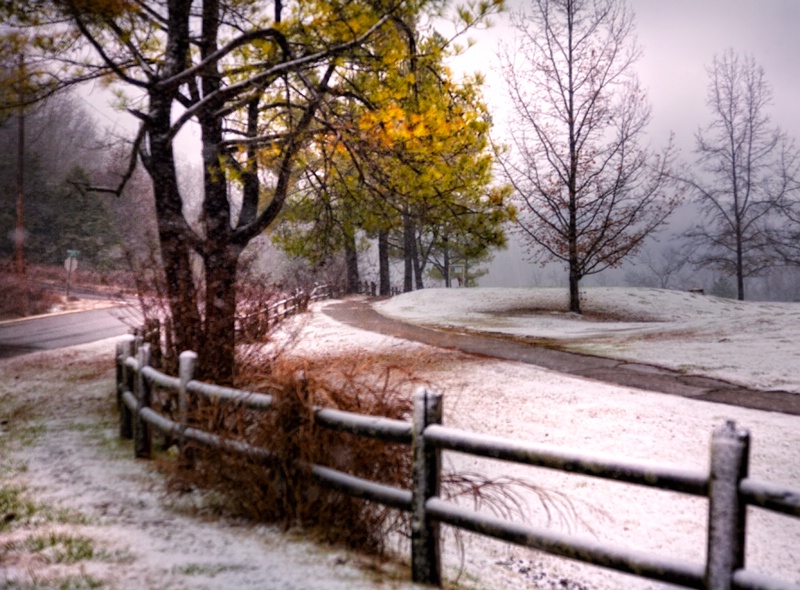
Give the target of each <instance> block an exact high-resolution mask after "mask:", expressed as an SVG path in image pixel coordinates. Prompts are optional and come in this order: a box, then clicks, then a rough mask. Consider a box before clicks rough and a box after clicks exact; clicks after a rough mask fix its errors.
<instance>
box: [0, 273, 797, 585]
mask: <svg viewBox="0 0 800 590" xmlns="http://www.w3.org/2000/svg"><path fill="white" fill-rule="evenodd" d="M562 296H563V292H559V291H556V290H519V291H516V290H489V289H486V290H456V289H453V290H449V291H443V290H431V291H427V290H425V291H420V292H416V293H413V294H408V295H404V296H400V297H397V298H395V299H394V300H390V301H388V302H386V303H382V304H380V305H379V306H378V309H379V311H380V312H381V313H385V314H387V315H392V316H394V317H404V318H405V319H407V320H411V321H414V322H417V323H426V324H429V325H430V324H433V325H448V326H455V327H458V328H459V329H467V328H469V329H478V328H480V329H487V330H490V331H514V332H513V333H515V334H517V335H535V336H538V337H545V338H555V337H558V338H565V337H567V338H570V339H571V342H572V344H573V345H574V346H576V347H582V349H590V350H593V351H595V352H597V351H600V350H602V351H603V353H604V354H612V353H613V354H614V355H615V356H616V355H619V356H620V357H622V358H635V359H638V360H645V361H647V360H648V359H649V360H650V361H652V362H654V363H656V364H661V365H663V366H674V367H681V365H692V366H693V367H695V369H692V372H695V370H696V371H697V372H703V371H705V367H708V368H709V371H710V373H711V374H714V375H716V376H719V377H722V378H726V379H730V380H734V381H738V382H742V383H745V384H749V385H756V384H758V385H760V386H762V387H764V388H770V389H774V388H782V389H787V390H791V391H794V392H800V376H798V375H796V374H795V375H793V374H792V371H793V369H794V367H796V366H798V365H797V354H798V353H797V347H796V346H795V347H794V349H793V347H792V346H791V345H790V344H789V343H788V342H782V341H783V340H787V341H789V340H790V339H791V338H794V337H795V335H796V334H798V329H800V305H797V304H755V303H744V304H742V303H737V302H728V301H723V300H717V299H713V298H703V297H701V296H692V295H689V294H684V293H666V292H661V291H655V290H653V291H651V290H638V289H637V290H634V289H629V290H617V289H590V290H587V296H586V300H585V301H586V302H585V303H584V305H585V306H586V310H587V311H598V312H603V313H604V314H605V315H606V318H608V316H609V315H613V316H620V317H622V316H624V319H625V321H602V322H600V321H591V320H587V319H580V318H575V317H572V316H568V315H567V316H564V315H563V314H546V315H545V316H541V315H540V316H538V319H537V317H536V316H534V315H533V314H532V313H531V309H534V308H535V309H539V310H545V311H546V310H553V309H556V305H557V303H558V302H559V298H560V297H562ZM625 301H630V305H623V303H622V302H625ZM324 305H327V304H326V303H323V304H321V305H317V306H315V310H314V313H312V314H309V315H307V316H304V317H302V318H297V319H296V320H295V322H294V323H295V325H294V329H299V330H301V331H302V333H303V334H304V335H305V336H306V337H305V338H303V339H302V340H301V345H300V349H299V350H297V351H296V353H297V354H305V355H317V354H320V355H321V354H325V355H329V354H336V353H340V352H342V351H344V350H359V351H362V352H363V353H364V354H365V355H368V354H371V353H386V354H393V355H397V357H398V358H399V359H402V358H405V357H407V358H409V359H412V358H414V357H416V356H418V355H424V354H433V353H434V351H432V350H431V349H429V348H428V347H426V346H424V345H421V344H416V343H409V342H405V341H400V340H397V339H394V338H390V337H384V336H381V335H379V334H373V333H369V332H364V331H361V330H357V329H353V328H349V327H345V326H343V325H341V324H339V323H337V322H335V321H334V320H332V319H330V318H329V317H327V316H325V315H324V314H322V313H319V311H320V308H321V307H324ZM418 310H422V311H423V312H424V313H422V312H420V311H418ZM770 322H771V323H770ZM720 345H722V346H720ZM659 346H661V349H660V352H659V348H658V347H659ZM745 348H749V352H747V351H746V350H740V349H745ZM726 351H727V353H728V354H727V359H726V360H724V362H723V357H725V356H726V355H725V354H724V352H726ZM112 354H113V344H112V342H110V341H106V342H102V343H98V344H95V345H91V346H85V347H76V348H74V349H68V350H65V351H54V352H48V353H37V354H34V355H28V356H25V357H21V358H17V359H11V360H3V361H0V373H2V375H3V376H4V377H3V379H2V380H0V418H3V417H4V416H5V414H6V412H7V408H9V407H11V406H12V405H14V404H19V403H20V401H21V400H23V399H26V400H27V399H29V400H33V402H34V404H35V406H36V415H37V416H39V417H38V418H37V419H36V425H38V426H37V429H36V433H35V434H36V435H35V436H34V437H32V440H31V442H28V443H26V444H5V445H3V444H2V442H3V441H2V437H3V436H4V433H5V432H6V429H7V428H8V427H9V426H6V427H0V452H3V453H8V457H3V469H2V470H0V486H6V487H7V486H10V485H25V486H27V487H28V489H29V490H30V493H31V494H32V496H33V497H34V498H35V499H36V500H37V501H40V502H43V503H45V504H52V505H54V506H59V507H67V508H70V509H71V510H73V511H76V512H78V513H80V514H82V515H84V516H85V517H86V521H87V522H86V523H83V524H76V523H71V522H54V523H43V524H40V525H38V526H39V527H40V528H42V529H43V530H70V531H73V532H75V533H80V534H82V535H85V536H87V537H90V538H92V539H96V541H97V543H98V544H99V545H100V546H101V547H103V548H104V551H105V554H104V555H105V557H104V558H103V559H92V560H89V561H85V562H80V563H77V564H74V565H65V564H50V563H48V562H47V559H46V556H45V557H42V556H37V555H30V554H25V555H20V554H17V553H15V552H13V551H11V552H9V551H8V549H7V548H8V542H14V541H15V540H19V539H21V538H22V537H24V536H25V535H26V534H29V533H30V529H31V528H32V527H33V525H30V526H29V527H27V528H26V527H23V528H19V529H15V530H13V531H12V532H10V533H8V532H4V531H3V530H2V529H0V588H3V587H4V585H3V584H4V583H5V584H6V586H5V587H10V588H16V587H18V586H17V585H14V583H13V582H9V581H10V580H13V579H17V580H28V581H30V580H31V579H40V580H44V579H48V578H50V577H55V578H59V577H60V578H63V577H64V576H74V577H76V578H75V579H79V578H80V576H88V577H91V578H92V579H96V580H100V581H101V582H102V584H103V585H102V586H101V587H110V588H125V589H127V588H131V589H133V588H276V589H277V588H321V589H328V588H373V587H375V588H412V587H414V586H413V585H411V584H409V583H407V582H404V581H403V580H402V578H401V579H398V577H397V574H396V573H392V571H391V570H386V569H385V568H388V567H389V566H387V565H384V566H383V568H384V569H380V568H379V567H378V566H377V565H376V564H375V563H374V562H368V561H366V560H364V559H363V558H360V557H358V556H354V555H351V554H348V553H346V552H342V551H339V550H331V549H328V548H321V547H318V546H315V545H313V544H312V543H309V542H307V541H304V540H303V539H302V538H299V537H298V535H296V534H295V535H289V536H286V535H282V534H281V533H280V532H279V531H277V530H275V529H272V528H270V527H252V526H249V525H246V524H243V523H236V522H226V521H216V520H213V521H212V520H203V519H199V518H197V517H193V516H189V515H187V514H186V512H187V511H186V510H185V507H182V506H181V505H176V504H175V503H174V502H173V501H167V499H166V498H165V497H164V496H163V494H162V492H161V488H160V480H159V478H158V476H156V475H154V474H153V473H152V472H151V470H150V468H149V466H148V464H147V463H143V462H136V461H133V460H132V459H130V456H131V454H132V452H131V450H130V448H129V447H127V446H124V445H123V446H120V445H119V444H118V443H117V442H116V439H115V428H116V427H115V425H114V423H113V412H112V411H109V405H112V406H113V404H112V401H111V400H112V397H111V390H112V387H113V385H112V381H111V380H112V378H113V376H112V372H111V371H110V370H109V367H110V363H111V357H112ZM638 355H642V356H638ZM646 355H649V356H646ZM435 358H436V359H437V362H436V363H435V364H433V365H430V366H429V367H428V368H426V369H425V370H424V374H423V375H422V377H424V378H425V379H426V380H428V381H429V382H430V383H432V384H434V385H435V386H436V387H437V388H439V389H440V390H441V391H442V392H443V393H444V396H445V398H444V400H445V423H446V424H448V425H452V426H457V427H460V428H464V429H467V430H471V431H474V432H480V433H486V434H492V435H498V436H506V437H510V438H514V439H517V440H526V441H531V442H535V443H542V444H552V445H556V446H559V447H569V448H571V449H575V450H578V451H581V452H585V453H591V454H598V453H599V454H609V455H614V456H619V457H625V458H628V459H636V460H644V461H653V462H658V463H670V464H679V465H682V466H684V467H693V468H701V469H705V468H707V465H708V441H709V437H710V433H711V430H712V429H713V428H714V427H716V426H719V425H720V424H722V423H723V422H724V421H725V420H728V419H732V420H736V422H737V424H738V425H740V426H742V427H745V428H748V429H749V430H750V432H751V435H752V450H751V460H750V471H751V475H752V476H754V477H757V478H763V479H765V480H767V481H770V482H772V483H775V484H782V485H788V486H791V487H793V488H795V489H800V418H798V417H792V416H787V415H782V414H775V413H770V412H761V411H757V410H748V409H742V408H736V407H731V406H724V405H720V404H713V403H707V402H698V401H696V400H690V399H685V398H680V397H674V396H668V395H660V394H655V393H649V392H643V391H639V390H634V389H628V388H623V387H617V386H610V385H605V384H601V383H597V382H591V381H586V380H582V379H578V378H573V377H569V376H564V375H559V374H556V373H553V372H550V371H546V370H542V369H538V368H536V367H532V366H528V365H522V364H518V363H512V362H499V361H492V360H488V359H484V358H477V357H471V356H468V355H464V354H460V353H456V352H437V353H436V354H435ZM723 364H724V365H727V367H724V366H722V365H723ZM792 365H794V367H793V366H792ZM46 367H50V368H46ZM686 370H689V369H688V368H687V369H686ZM795 370H796V369H795ZM713 371H716V372H713ZM65 375H69V376H70V377H69V379H68V380H67V384H66V385H59V381H63V380H64V379H65V377H64V376H65ZM411 393H412V392H410V391H409V395H410V394H411ZM67 408H70V409H67ZM6 442H7V441H6ZM445 460H446V461H447V462H448V463H449V464H450V465H452V466H453V468H455V469H456V470H461V471H463V470H468V471H475V472H481V473H485V474H489V475H515V476H520V477H525V478H526V479H528V480H530V481H533V482H535V483H536V484H537V485H539V486H541V487H543V488H544V489H547V490H552V491H558V492H561V493H563V494H565V495H566V497H568V498H569V499H570V501H571V502H572V505H573V506H574V508H575V510H576V512H577V514H578V516H579V519H578V520H577V521H576V520H575V519H574V518H569V517H567V518H559V517H557V516H556V517H555V518H553V519H552V520H551V521H550V524H549V526H551V527H554V528H557V529H558V530H564V531H566V530H570V531H572V532H573V533H575V534H577V535H581V536H586V537H589V538H591V539H597V540H602V541H608V542H611V543H615V544H620V545H626V546H630V547H635V548H637V549H641V550H647V551H653V552H656V553H658V554H662V555H667V556H673V557H680V558H686V559H692V560H702V559H703V556H704V553H705V547H704V545H705V534H706V533H705V518H706V503H705V502H704V501H703V500H700V499H693V498H688V497H683V496H679V495H675V494H668V493H665V492H658V491H654V490H643V489H638V488H635V487H633V486H628V485H623V484H616V483H610V482H603V481H599V480H593V479H591V478H585V477H577V476H571V475H565V474H560V473H557V472H550V471H548V470H541V469H538V470H537V469H530V468H522V467H514V466H510V465H507V464H501V463H492V462H487V461H484V460H479V459H472V458H469V457H466V456H460V455H457V454H450V453H448V454H446V457H445ZM23 465H24V466H25V469H23V468H22V466H23ZM529 507H530V515H529V519H530V521H531V522H533V523H536V524H547V522H548V521H547V518H546V516H545V515H544V513H543V511H542V509H541V508H540V506H539V504H538V502H537V501H536V498H535V497H530V498H529ZM0 516H2V515H0ZM748 530H749V533H748V547H747V564H748V568H751V569H754V570H755V571H760V572H763V573H769V574H771V575H774V576H779V577H783V578H785V579H787V580H789V581H792V582H794V583H796V584H800V563H798V560H797V559H796V557H797V547H800V521H798V520H797V519H791V518H788V517H776V516H772V515H771V514H768V513H765V512H763V511H758V510H752V511H751V513H750V514H749V521H748ZM464 544H465V553H464V558H463V559H464V561H463V568H462V563H461V561H460V555H459V553H458V552H457V551H456V548H455V544H454V543H453V542H452V540H451V539H449V538H448V540H447V542H446V543H445V548H444V550H445V573H446V575H447V576H448V577H449V578H450V579H451V580H452V579H454V578H455V577H456V576H459V574H460V577H459V578H458V582H457V584H458V586H457V587H460V588H482V589H487V590H490V589H491V590H494V589H498V590H503V589H519V588H543V589H548V590H549V589H550V588H563V587H567V588H570V587H571V588H596V589H601V590H606V589H608V590H611V589H616V588H634V589H637V588H641V589H644V588H664V587H666V586H664V585H663V584H656V583H652V582H648V581H645V580H639V579H636V578H633V577H630V576H625V575H622V574H615V573H613V572H607V571H605V570H600V569H598V568H594V567H590V566H585V565H582V564H576V563H572V562H569V561H567V560H562V559H557V558H553V557H549V556H545V555H541V554H538V553H535V552H532V551H529V550H525V549H521V548H518V547H514V546H511V545H505V544H501V543H496V542H494V541H490V540H486V539H482V538H479V537H475V536H471V535H468V536H466V537H465V539H464ZM401 549H403V550H405V549H406V548H405V547H402V548H401ZM400 575H401V576H402V575H403V574H402V573H401V574H400ZM4 576H5V577H4ZM562 582H563V583H565V584H567V585H566V586H564V585H562ZM22 587H26V586H22ZM27 587H49V586H42V585H39V586H33V585H29V586H27ZM52 587H58V586H57V585H55V586H52ZM71 587H72V586H71ZM74 587H80V588H82V587H90V586H88V585H87V586H74Z"/></svg>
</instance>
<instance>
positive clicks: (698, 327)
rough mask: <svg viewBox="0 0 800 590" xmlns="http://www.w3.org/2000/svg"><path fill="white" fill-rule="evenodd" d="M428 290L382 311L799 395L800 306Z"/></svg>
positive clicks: (620, 291) (587, 292)
mask: <svg viewBox="0 0 800 590" xmlns="http://www.w3.org/2000/svg"><path fill="white" fill-rule="evenodd" d="M581 305H582V309H583V312H584V314H585V317H582V316H579V315H576V314H570V313H565V312H564V311H563V310H564V309H566V308H567V304H566V292H565V290H564V289H555V288H554V289H423V290H421V291H414V292H412V293H406V294H404V295H400V296H399V297H394V298H392V299H390V300H388V301H385V302H382V303H379V304H377V305H376V306H375V308H376V309H377V311H379V312H380V313H382V314H384V315H386V316H388V317H392V318H397V319H401V320H403V321H407V322H411V323H415V324H420V325H425V326H431V327H446V328H454V329H459V330H463V331H482V332H489V333H499V334H512V335H515V336H523V337H530V338H537V339H545V340H557V341H559V343H561V344H563V345H565V347H566V348H567V349H568V350H573V351H576V352H587V353H590V354H596V355H598V356H605V357H611V358H618V359H624V360H631V361H640V362H643V363H649V364H653V365H658V366H661V367H667V368H670V369H676V370H679V371H683V372H686V373H691V374H697V375H706V376H710V377H717V378H720V379H724V380H727V381H731V382H734V383H739V384H741V385H745V386H747V387H752V388H755V389H778V390H785V391H792V392H794V393H800V370H798V367H800V345H799V344H798V340H797V338H798V335H800V303H764V302H750V301H747V302H744V301H735V300H733V299H723V298H719V297H712V296H707V295H700V294H694V293H687V292H682V291H667V290H663V289H632V288H620V287H595V288H587V289H584V290H583V291H582V293H581Z"/></svg>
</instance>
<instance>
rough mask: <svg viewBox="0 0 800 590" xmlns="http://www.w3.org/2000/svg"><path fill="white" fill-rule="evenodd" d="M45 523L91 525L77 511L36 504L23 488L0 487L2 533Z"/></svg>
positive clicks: (0, 528) (0, 526)
mask: <svg viewBox="0 0 800 590" xmlns="http://www.w3.org/2000/svg"><path fill="white" fill-rule="evenodd" d="M45 523H57V524H76V525H87V524H90V522H89V519H88V518H87V517H86V516H84V515H83V514H81V513H80V512H77V511H75V510H70V509H66V508H56V507H53V506H49V505H46V504H38V503H36V502H34V501H33V500H31V499H30V498H29V496H28V494H27V490H26V489H25V488H24V487H22V486H15V485H2V486H0V532H4V531H9V530H14V529H18V528H21V527H23V526H30V525H41V524H45Z"/></svg>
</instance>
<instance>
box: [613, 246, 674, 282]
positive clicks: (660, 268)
mask: <svg viewBox="0 0 800 590" xmlns="http://www.w3.org/2000/svg"><path fill="white" fill-rule="evenodd" d="M687 262H688V261H687V259H686V255H685V254H684V253H683V252H682V251H681V249H680V248H676V247H673V246H667V247H665V248H663V249H661V250H659V251H658V252H657V253H656V252H654V251H653V250H652V249H646V250H643V251H642V252H641V253H640V254H639V255H638V256H637V257H636V263H637V265H638V266H639V268H638V269H636V270H631V271H628V272H626V273H625V282H626V283H628V284H629V285H632V286H643V287H657V288H659V289H675V288H676V285H677V284H679V283H683V282H685V277H683V276H682V275H681V271H682V270H683V269H684V267H686V264H687Z"/></svg>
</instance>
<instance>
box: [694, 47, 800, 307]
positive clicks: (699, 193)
mask: <svg viewBox="0 0 800 590" xmlns="http://www.w3.org/2000/svg"><path fill="white" fill-rule="evenodd" d="M708 76H709V83H708V98H707V100H706V103H707V105H708V108H709V110H710V111H711V114H712V119H711V123H710V124H709V125H708V126H707V127H706V128H705V129H700V130H698V131H697V133H696V134H695V153H696V155H697V160H696V163H695V168H696V173H695V174H694V175H693V176H690V177H686V178H683V179H682V180H683V182H685V183H686V185H687V186H689V188H690V190H691V191H692V193H693V196H694V198H695V200H696V202H697V204H698V205H699V207H700V209H701V211H702V213H703V214H704V218H703V220H702V222H701V223H699V224H697V225H695V226H694V227H692V228H691V229H690V230H689V231H688V232H687V236H688V237H689V238H690V242H691V249H692V251H693V252H694V254H693V256H692V257H691V258H690V260H691V261H692V262H693V263H694V264H698V265H702V266H709V267H712V268H715V269H717V270H721V271H723V272H724V273H725V274H727V275H729V276H735V277H736V294H737V297H738V298H739V299H740V300H742V299H744V298H745V278H747V277H749V276H753V275H756V274H758V273H760V272H761V271H763V270H764V269H766V268H768V267H769V266H772V265H773V264H775V259H774V256H773V254H774V251H773V250H772V248H771V246H770V235H774V233H773V232H772V231H771V229H772V227H771V226H772V225H773V220H772V219H771V217H772V215H773V214H774V213H778V206H779V205H780V204H781V203H783V202H784V201H785V200H786V198H787V196H788V195H789V194H791V193H793V192H794V191H796V189H797V186H796V179H797V178H798V172H800V156H799V155H798V153H797V150H796V148H795V146H794V144H793V142H791V141H790V140H789V139H788V137H787V136H786V134H785V133H783V132H782V131H781V130H780V129H779V128H778V127H776V126H774V125H773V124H772V123H771V121H770V118H769V115H768V112H767V111H768V108H769V105H770V103H771V102H772V90H771V88H770V86H769V84H768V83H767V80H766V76H765V73H764V69H763V68H762V67H760V66H759V65H758V64H757V63H756V62H755V60H754V59H753V58H752V57H740V56H739V55H737V54H736V53H735V52H734V51H733V50H728V51H726V52H725V53H724V54H723V55H722V56H721V57H716V58H714V61H713V62H712V64H711V66H710V67H709V68H708ZM789 215H791V213H789ZM782 226H783V221H782V220H778V226H777V227H782Z"/></svg>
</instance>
